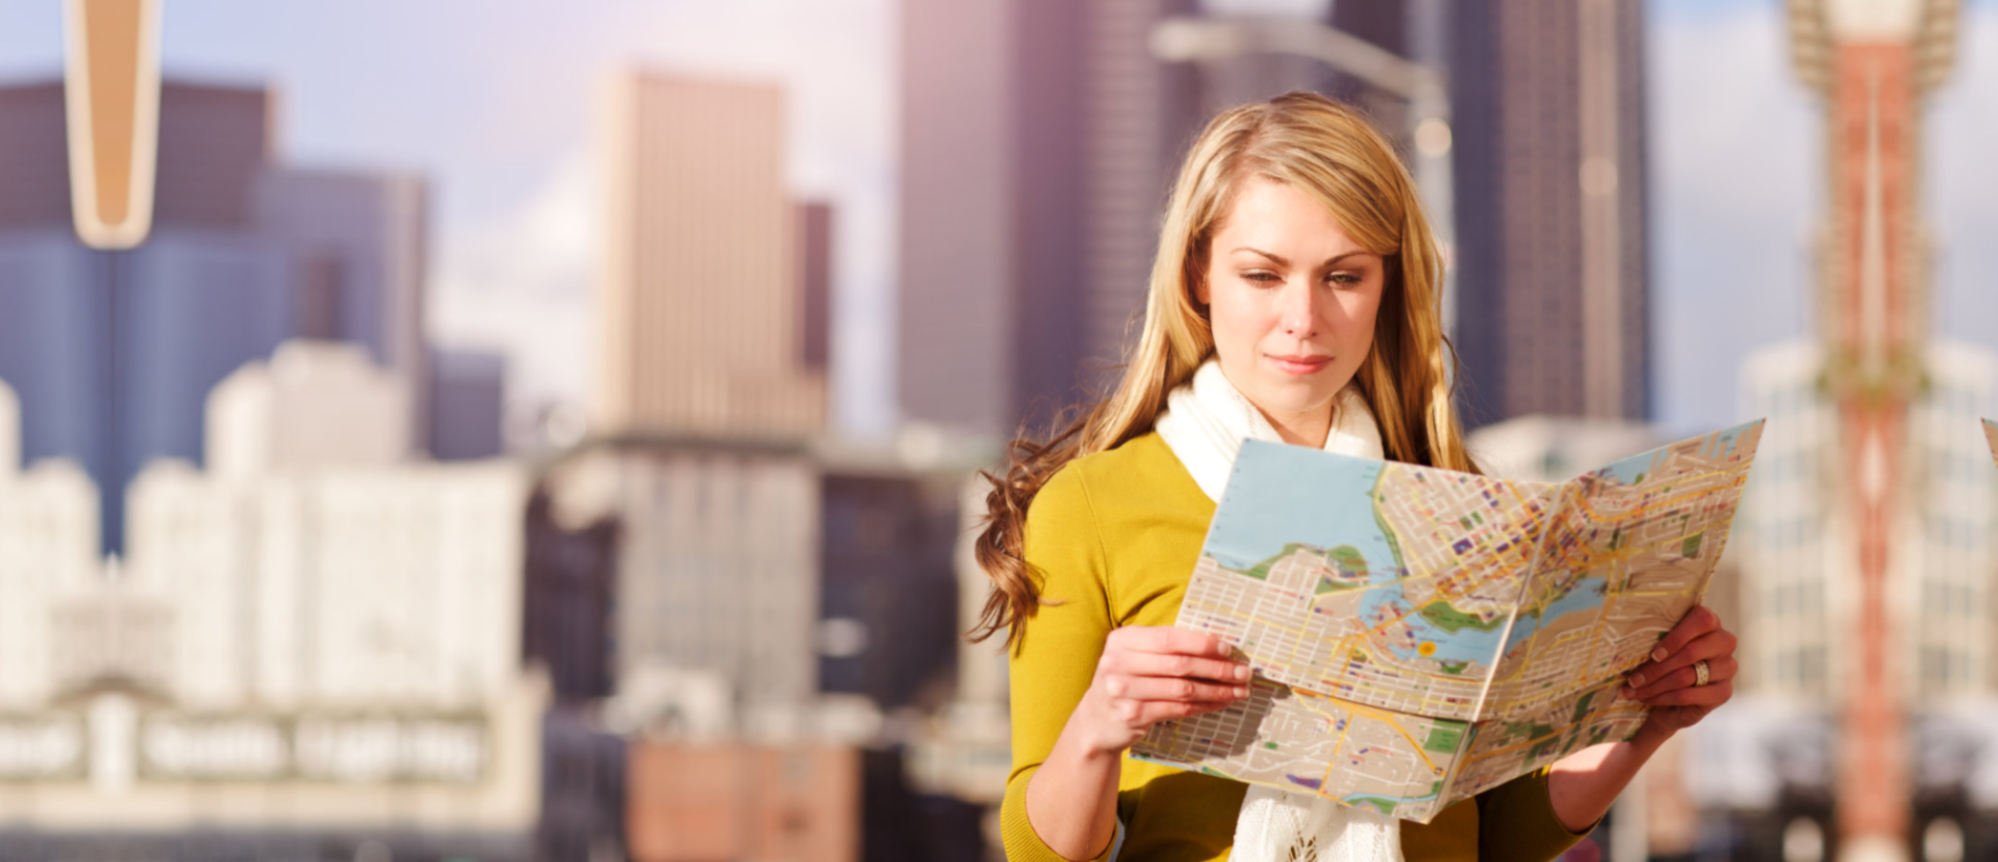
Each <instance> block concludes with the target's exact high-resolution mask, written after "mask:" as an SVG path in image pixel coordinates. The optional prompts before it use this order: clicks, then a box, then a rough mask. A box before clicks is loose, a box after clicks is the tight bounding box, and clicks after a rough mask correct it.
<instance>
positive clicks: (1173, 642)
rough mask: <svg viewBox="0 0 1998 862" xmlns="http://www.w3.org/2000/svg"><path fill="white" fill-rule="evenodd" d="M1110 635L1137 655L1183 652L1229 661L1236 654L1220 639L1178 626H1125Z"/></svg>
mask: <svg viewBox="0 0 1998 862" xmlns="http://www.w3.org/2000/svg"><path fill="white" fill-rule="evenodd" d="M1110 636H1111V637H1113V638H1121V643H1122V645H1123V646H1125V647H1127V648H1129V649H1132V650H1135V651H1138V652H1150V653H1180V654H1185V655H1197V656H1211V657H1217V658H1228V657H1229V656H1232V655H1233V654H1234V652H1235V650H1234V648H1233V647H1231V646H1229V645H1228V643H1227V642H1226V641H1223V640H1222V639H1220V638H1218V637H1215V636H1213V635H1210V634H1207V633H1206V632H1196V631H1189V630H1187V629H1182V628H1178V627H1175V626H1126V627H1124V628H1120V629H1117V630H1116V631H1113V632H1111V633H1110Z"/></svg>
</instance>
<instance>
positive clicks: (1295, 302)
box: [1277, 282, 1322, 338]
mask: <svg viewBox="0 0 1998 862" xmlns="http://www.w3.org/2000/svg"><path fill="white" fill-rule="evenodd" d="M1311 288H1312V285H1311V284H1310V283H1309V282H1304V283H1298V282H1292V283H1290V284H1286V285H1284V288H1283V291H1282V292H1281V295H1280V296H1279V297H1278V299H1277V301H1278V302H1279V303H1281V307H1280V308H1279V309H1278V312H1279V315H1280V316H1279V317H1278V323H1279V325H1281V326H1282V327H1283V331H1284V334H1286V335H1293V336H1296V337H1298V338H1304V337H1306V336H1309V335H1312V334H1314V333H1315V332H1316V331H1317V329H1318V303H1319V302H1321V301H1322V300H1321V299H1320V298H1319V296H1318V291H1315V290H1312V289H1311Z"/></svg>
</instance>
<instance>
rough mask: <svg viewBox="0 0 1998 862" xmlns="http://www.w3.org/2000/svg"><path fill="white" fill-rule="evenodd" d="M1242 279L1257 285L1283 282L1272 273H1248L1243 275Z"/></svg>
mask: <svg viewBox="0 0 1998 862" xmlns="http://www.w3.org/2000/svg"><path fill="white" fill-rule="evenodd" d="M1242 277H1243V278H1245V279H1248V280H1249V281H1253V282H1256V283H1257V284H1279V283H1281V282H1282V281H1283V279H1282V278H1281V277H1279V276H1278V275H1277V274H1276V273H1274V272H1250V273H1244V274H1243V275H1242Z"/></svg>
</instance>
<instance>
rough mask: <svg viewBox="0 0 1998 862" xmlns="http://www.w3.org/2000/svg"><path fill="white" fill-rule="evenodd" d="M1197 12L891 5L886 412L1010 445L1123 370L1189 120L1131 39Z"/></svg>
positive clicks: (1126, 6) (1175, 93) (1186, 92)
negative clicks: (896, 22)
mask: <svg viewBox="0 0 1998 862" xmlns="http://www.w3.org/2000/svg"><path fill="white" fill-rule="evenodd" d="M1194 5H1195V4H1194V3H1193V2H1192V0H1083V2H1077V0H971V2H961V0H909V2H906V3H904V4H903V6H902V33H903V38H902V40H901V41H902V46H903V48H902V50H903V57H902V72H901V74H902V79H901V98H902V134H901V141H902V180H901V189H902V209H901V220H902V228H901V230H902V236H901V242H900V247H901V254H902V258H901V267H900V272H901V300H900V301H901V313H900V317H899V319H900V351H901V356H900V361H899V362H898V372H897V373H898V375H899V383H898V392H899V398H900V403H901V410H902V414H903V418H905V419H908V420H913V421H917V422H923V423H928V424H933V425H938V426H943V427H946V428H951V429H956V430H960V431H968V432H972V433H975V434H980V435H991V436H1003V435H1009V434H1011V433H1012V432H1013V431H1015V430H1016V429H1017V428H1018V427H1019V425H1020V423H1021V422H1023V421H1025V422H1030V423H1033V424H1037V425H1044V424H1045V421H1046V420H1047V418H1048V417H1049V416H1051V415H1052V413H1053V411H1054V410H1056V409H1059V408H1061V407H1064V406H1067V405H1069V404H1072V403H1075V402H1076V401H1078V400H1079V399H1080V397H1081V394H1082V392H1083V389H1082V388H1079V387H1087V386H1090V385H1094V384H1100V383H1101V382H1102V381H1103V380H1105V379H1106V377H1105V375H1104V374H1103V371H1104V369H1105V368H1107V367H1108V366H1111V365H1114V364H1115V363H1117V362H1119V361H1120V360H1121V357H1122V353H1123V348H1124V345H1125V343H1126V338H1127V336H1128V335H1131V334H1134V330H1131V329H1130V325H1131V324H1132V323H1133V321H1134V320H1135V319H1136V316H1137V315H1138V314H1140V313H1141V311H1142V308H1143V303H1144V295H1145V289H1146V285H1147V282H1148V280H1149V277H1150V273H1151V262H1152V253H1153V248H1154V246H1155V243H1156V241H1157V232H1158V214H1159V212H1160V210H1161V209H1162V207H1163V205H1164V202H1165V196H1166V192H1167V187H1168V186H1169V184H1170V183H1171V179H1172V177H1171V175H1172V172H1173V171H1174V170H1175V169H1176V168H1177V166H1178V161H1179V158H1180V155H1181V153H1182V152H1183V151H1184V148H1185V147H1186V145H1187V144H1188V143H1189V142H1190V139H1191V137H1192V135H1193V133H1194V131H1196V126H1197V123H1198V122H1199V117H1198V99H1197V93H1196V92H1195V88H1194V78H1193V75H1194V72H1193V70H1192V69H1190V68H1186V67H1178V66H1171V65H1167V64H1162V63H1160V62H1158V61H1156V60H1154V59H1152V57H1151V56H1150V54H1149V52H1148V49H1147V44H1146V40H1147V37H1148V35H1149V33H1150V29H1151V26H1152V24H1154V23H1155V22H1157V21H1159V20H1161V19H1163V18H1164V17H1166V16H1169V15H1175V14H1183V13H1188V12H1191V11H1192V10H1193V6H1194Z"/></svg>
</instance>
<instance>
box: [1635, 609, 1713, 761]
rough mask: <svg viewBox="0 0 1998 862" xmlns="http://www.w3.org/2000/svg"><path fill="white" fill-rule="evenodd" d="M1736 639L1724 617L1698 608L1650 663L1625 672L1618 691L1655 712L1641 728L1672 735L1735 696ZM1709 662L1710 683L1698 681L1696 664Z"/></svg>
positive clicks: (1667, 638) (1642, 731)
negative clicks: (1721, 617) (1721, 618)
mask: <svg viewBox="0 0 1998 862" xmlns="http://www.w3.org/2000/svg"><path fill="white" fill-rule="evenodd" d="M1734 647H1735V637H1734V634H1733V633H1731V632H1729V631H1728V630H1727V629H1725V628H1722V627H1721V621H1720V616H1719V615H1718V614H1715V613H1714V612H1713V611H1710V610H1708V609H1706V608H1705V607H1701V606H1695V607H1694V608H1693V609H1692V610H1691V611H1688V612H1687V613H1686V616H1685V617H1684V618H1683V619H1681V620H1679V624H1678V625H1676V626H1673V627H1672V631H1670V632H1668V633H1667V634H1666V635H1665V639H1664V640H1661V641H1659V642H1658V647H1657V648H1656V649H1654V650H1652V651H1651V660H1650V661H1647V662H1645V663H1643V664H1641V665H1638V666H1637V667H1636V668H1634V669H1632V670H1631V672H1630V673H1628V674H1626V675H1625V676H1624V680H1625V683H1626V684H1625V685H1624V687H1623V688H1622V689H1621V690H1620V691H1619V692H1618V693H1619V694H1620V695H1622V696H1623V697H1626V698H1630V699H1633V700H1641V701H1643V702H1644V703H1645V705H1647V706H1649V707H1651V716H1650V718H1649V719H1647V720H1646V721H1645V722H1644V727H1642V728H1640V729H1639V730H1638V733H1639V734H1640V735H1644V734H1646V733H1651V734H1659V735H1662V736H1671V735H1672V734H1674V733H1677V732H1679V731H1681V730H1684V729H1686V728H1688V727H1692V726H1693V725H1694V724H1697V723H1699V720H1700V719H1702V718H1706V717H1707V713H1709V712H1713V711H1714V707H1717V706H1720V705H1721V704H1723V703H1726V702H1727V701H1728V698H1730V697H1733V696H1734V675H1735V673H1736V672H1737V671H1739V670H1740V665H1739V664H1737V663H1736V662H1735V660H1734ZM1700 661H1704V662H1706V663H1707V681H1706V685H1696V684H1695V683H1697V682H1698V680H1699V672H1698V670H1696V669H1695V668H1694V667H1693V665H1694V663H1695V662H1700Z"/></svg>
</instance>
